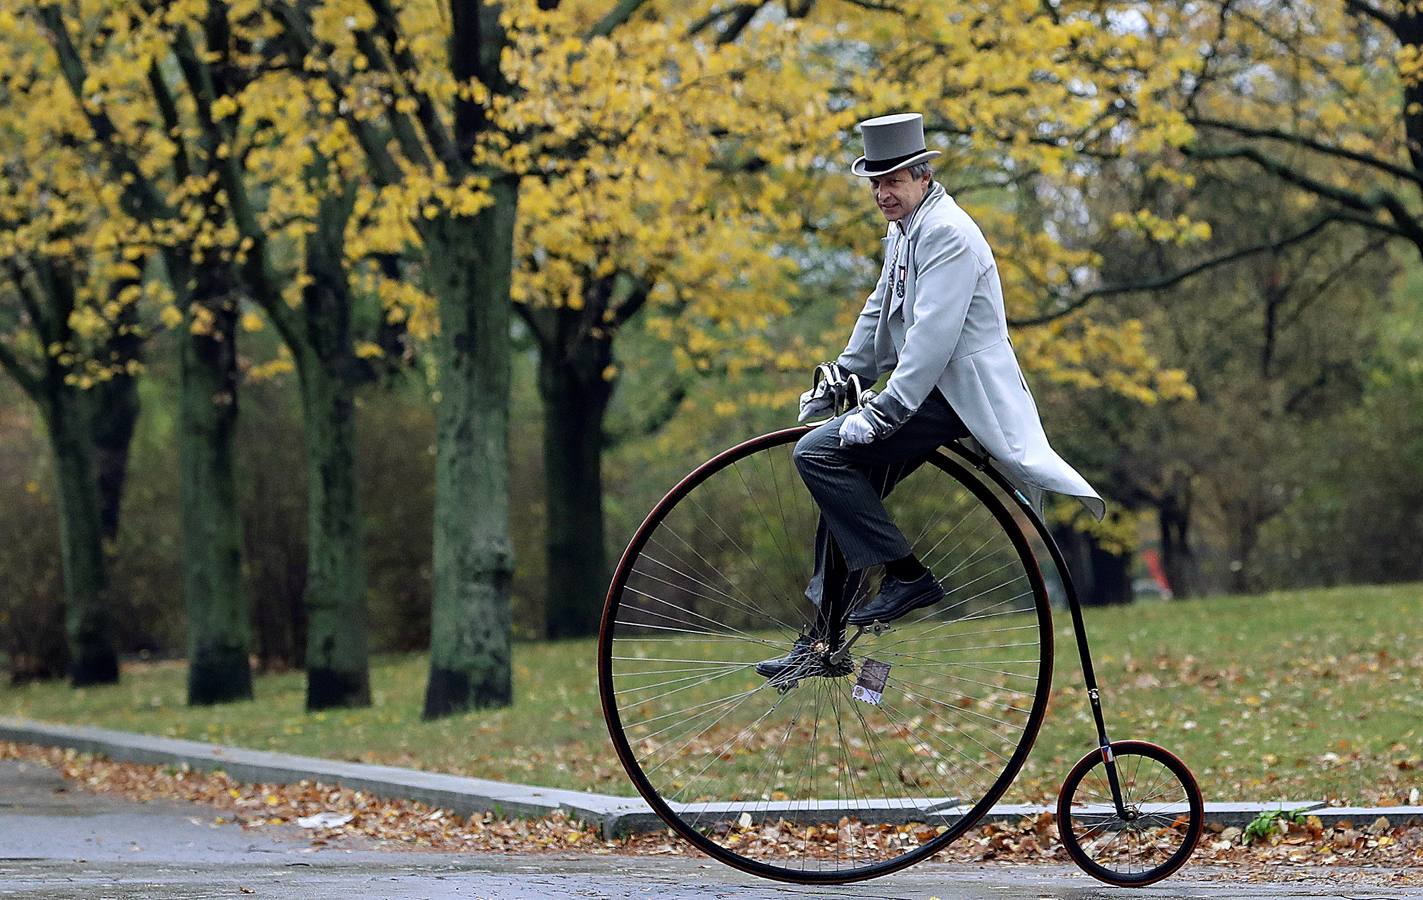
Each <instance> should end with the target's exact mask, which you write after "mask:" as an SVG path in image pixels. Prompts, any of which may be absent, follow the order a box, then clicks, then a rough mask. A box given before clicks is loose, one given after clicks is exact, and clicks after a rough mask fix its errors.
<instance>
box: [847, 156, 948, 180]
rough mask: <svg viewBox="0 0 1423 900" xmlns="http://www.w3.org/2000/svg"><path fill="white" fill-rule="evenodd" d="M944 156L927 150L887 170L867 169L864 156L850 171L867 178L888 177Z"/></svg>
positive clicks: (851, 165)
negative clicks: (890, 174) (925, 161)
mask: <svg viewBox="0 0 1423 900" xmlns="http://www.w3.org/2000/svg"><path fill="white" fill-rule="evenodd" d="M942 155H943V154H942V153H940V152H939V151H938V150H925V151H924V152H923V153H916V154H915V155H913V156H911V157H909V158H908V159H902V160H900V161H899V162H897V163H895V164H894V165H892V166H890V167H889V168H887V169H876V168H867V167H866V160H865V158H864V157H863V156H862V157H860V158H859V159H857V160H855V161H854V162H853V163H851V164H850V171H851V172H853V173H855V174H856V175H863V176H865V177H866V178H870V177H875V176H879V175H888V174H889V173H890V172H898V171H899V170H900V169H907V168H909V167H910V166H912V165H916V164H917V163H921V162H923V161H924V160H926V159H933V158H934V157H936V156H942Z"/></svg>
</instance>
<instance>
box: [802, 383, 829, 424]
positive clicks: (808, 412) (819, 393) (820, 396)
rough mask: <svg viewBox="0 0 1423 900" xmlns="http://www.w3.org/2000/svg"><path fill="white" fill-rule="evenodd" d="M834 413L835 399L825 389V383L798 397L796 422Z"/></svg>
mask: <svg viewBox="0 0 1423 900" xmlns="http://www.w3.org/2000/svg"><path fill="white" fill-rule="evenodd" d="M834 411H835V398H834V396H832V395H831V393H830V391H828V390H826V389H825V382H821V383H820V385H819V386H818V387H814V388H811V389H810V390H808V391H806V392H805V393H804V394H801V395H800V415H799V416H797V417H796V421H797V422H804V421H806V420H808V419H815V418H819V417H820V416H828V415H830V414H831V413H833V412H834Z"/></svg>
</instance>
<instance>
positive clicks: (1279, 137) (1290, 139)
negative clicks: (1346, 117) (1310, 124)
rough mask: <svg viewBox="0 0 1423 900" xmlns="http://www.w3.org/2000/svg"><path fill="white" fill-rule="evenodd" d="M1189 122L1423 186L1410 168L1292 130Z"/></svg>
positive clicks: (1421, 177) (1194, 119)
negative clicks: (1300, 149) (1279, 143)
mask: <svg viewBox="0 0 1423 900" xmlns="http://www.w3.org/2000/svg"><path fill="white" fill-rule="evenodd" d="M1187 121H1188V122H1190V123H1191V124H1192V125H1196V126H1200V127H1205V128H1219V129H1220V130H1222V131H1229V132H1231V133H1232V134H1237V135H1240V136H1241V137H1254V138H1264V139H1266V140H1272V141H1283V142H1285V143H1289V144H1295V145H1297V146H1300V147H1306V148H1308V149H1310V150H1314V151H1316V152H1318V153H1322V154H1326V155H1328V156H1336V157H1340V158H1342V159H1347V160H1349V161H1351V162H1356V163H1359V164H1361V165H1365V166H1369V167H1371V168H1374V169H1378V170H1380V171H1383V172H1387V173H1388V174H1390V175H1392V176H1394V177H1395V178H1402V179H1405V180H1407V181H1411V182H1413V183H1414V184H1418V185H1423V173H1419V172H1415V171H1413V170H1412V169H1406V168H1404V167H1403V166H1400V165H1397V164H1396V163H1391V162H1389V161H1387V160H1384V159H1379V158H1378V157H1376V156H1369V155H1368V154H1366V153H1359V152H1357V151H1354V150H1346V149H1345V148H1343V147H1335V146H1333V145H1332V144H1326V143H1324V142H1323V141H1318V140H1315V139H1314V138H1311V137H1306V136H1305V135H1302V134H1291V133H1290V132H1288V131H1281V130H1279V129H1277V128H1252V127H1251V126H1249V125H1242V124H1240V123H1238V122H1230V121H1227V120H1225V119H1213V118H1211V117H1209V116H1188V117H1187Z"/></svg>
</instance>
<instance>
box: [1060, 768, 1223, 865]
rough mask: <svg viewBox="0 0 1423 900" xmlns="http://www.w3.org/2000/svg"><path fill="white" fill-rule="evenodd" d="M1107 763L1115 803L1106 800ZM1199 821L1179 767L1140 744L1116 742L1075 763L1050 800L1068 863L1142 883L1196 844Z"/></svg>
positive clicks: (1180, 861)
mask: <svg viewBox="0 0 1423 900" xmlns="http://www.w3.org/2000/svg"><path fill="white" fill-rule="evenodd" d="M1109 761H1110V762H1111V763H1112V764H1114V766H1115V769H1116V777H1117V779H1118V784H1119V785H1120V786H1121V796H1122V808H1121V809H1118V808H1117V805H1116V803H1115V802H1114V801H1113V799H1112V786H1111V781H1110V778H1109V774H1108V769H1107V767H1108V764H1109ZM1204 818H1205V804H1204V803H1202V801H1201V789H1200V788H1199V787H1198V786H1197V785H1196V779H1195V776H1193V775H1192V774H1191V770H1190V769H1188V768H1186V764H1185V763H1183V762H1181V760H1179V759H1177V758H1176V757H1175V756H1174V755H1173V754H1171V753H1170V752H1169V751H1167V750H1165V749H1163V748H1161V747H1158V746H1157V745H1155V744H1150V743H1147V742H1146V741H1116V742H1114V743H1112V744H1111V747H1110V751H1103V750H1094V751H1092V752H1091V753H1089V754H1087V755H1086V756H1084V757H1082V759H1081V760H1079V761H1078V763H1077V765H1075V766H1073V767H1072V771H1071V772H1069V773H1068V775H1067V780H1066V781H1065V782H1063V785H1062V792H1061V793H1060V794H1059V795H1058V800H1057V826H1058V832H1059V833H1060V834H1061V836H1062V845H1063V847H1064V848H1066V850H1067V853H1068V855H1069V856H1071V857H1072V861H1073V862H1075V863H1077V865H1078V866H1080V867H1081V868H1082V870H1083V871H1084V872H1086V873H1087V874H1088V875H1091V876H1092V877H1093V878H1096V879H1097V880H1099V881H1105V882H1106V883H1107V884H1111V885H1116V886H1117V887H1142V886H1144V885H1148V884H1152V883H1154V882H1157V881H1160V880H1161V879H1163V878H1165V877H1167V876H1168V875H1171V874H1172V873H1173V872H1175V871H1176V870H1177V869H1179V868H1181V866H1182V865H1184V864H1185V862H1186V860H1187V859H1189V858H1190V856H1191V853H1192V851H1194V850H1195V848H1196V841H1197V840H1198V839H1199V838H1200V836H1201V826H1202V823H1203V821H1204Z"/></svg>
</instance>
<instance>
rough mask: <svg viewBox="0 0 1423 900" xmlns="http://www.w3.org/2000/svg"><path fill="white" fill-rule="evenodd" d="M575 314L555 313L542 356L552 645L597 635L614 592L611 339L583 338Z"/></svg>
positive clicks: (547, 606) (547, 608) (548, 614)
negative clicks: (608, 531) (606, 462)
mask: <svg viewBox="0 0 1423 900" xmlns="http://www.w3.org/2000/svg"><path fill="white" fill-rule="evenodd" d="M580 320H581V316H580V315H579V314H578V313H577V312H576V311H571V310H566V309H564V310H556V311H554V313H553V322H554V323H555V324H554V327H555V340H554V343H553V346H551V347H546V348H544V350H543V352H541V353H540V354H539V394H540V396H541V397H542V398H543V408H544V434H543V457H544V494H545V504H546V507H547V510H548V517H547V519H546V529H547V531H546V539H545V542H546V550H547V554H548V578H547V589H546V591H545V597H546V599H545V603H544V621H545V628H546V631H547V634H548V636H549V637H551V638H563V637H580V636H584V635H589V634H593V633H594V632H596V631H597V630H598V619H599V616H600V614H601V612H602V607H603V596H604V594H605V593H606V592H607V589H608V562H607V551H606V548H605V546H604V529H603V420H604V417H605V415H606V414H607V410H608V400H609V398H610V397H611V396H612V389H613V382H612V381H611V380H609V379H607V378H605V377H604V374H605V372H606V371H607V368H608V366H609V365H611V363H612V342H611V341H610V340H597V341H595V340H588V339H579V337H578V335H576V334H573V333H570V332H575V331H578V330H580V329H581V327H582V326H581V321H580Z"/></svg>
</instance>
